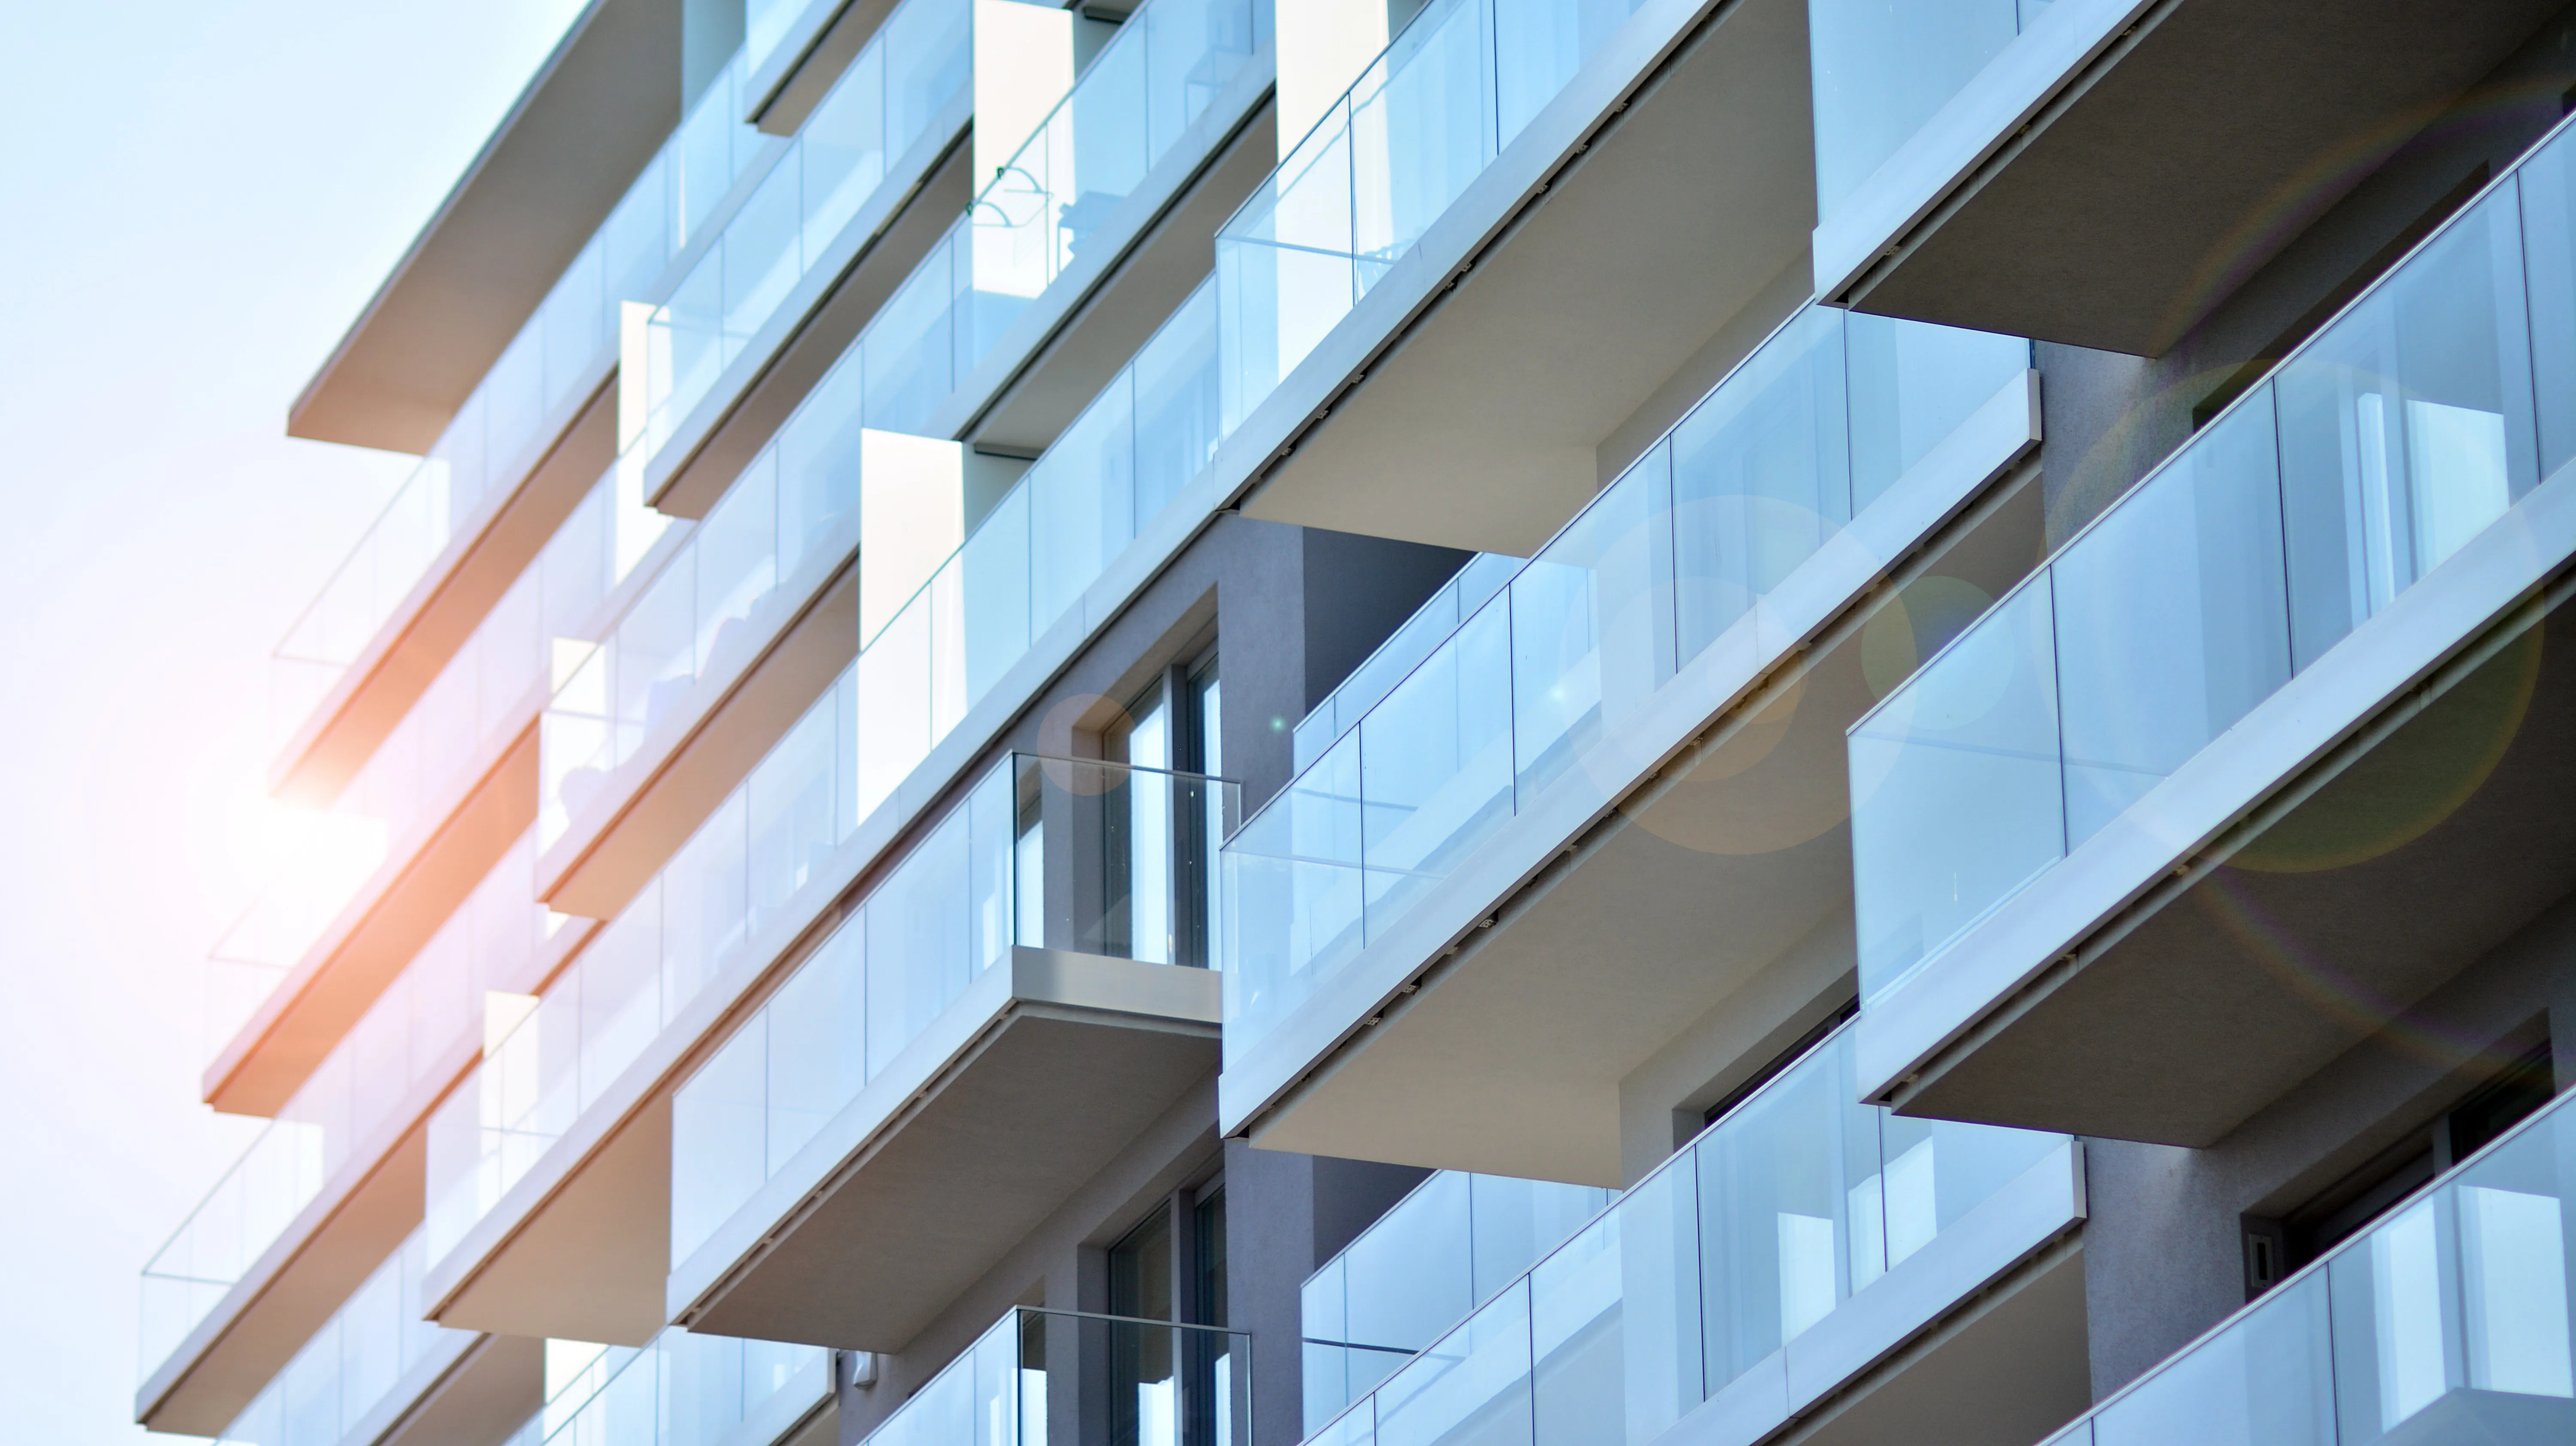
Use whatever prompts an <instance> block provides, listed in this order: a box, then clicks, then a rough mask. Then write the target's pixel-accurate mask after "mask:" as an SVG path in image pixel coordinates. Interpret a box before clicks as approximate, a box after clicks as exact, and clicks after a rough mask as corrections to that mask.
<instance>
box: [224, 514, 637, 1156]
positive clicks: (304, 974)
mask: <svg viewBox="0 0 2576 1446" xmlns="http://www.w3.org/2000/svg"><path fill="white" fill-rule="evenodd" d="M620 493H621V489H620V488H619V485H618V480H617V478H616V476H615V474H614V473H612V474H610V475H609V476H606V477H603V478H601V479H600V480H599V481H598V482H597V483H596V484H595V485H594V486H593V487H592V489H591V491H590V494H589V496H588V497H586V498H585V499H584V500H583V501H582V503H581V505H580V506H578V507H576V508H575V509H574V510H573V512H572V514H571V516H569V517H567V518H566V519H565V520H564V521H563V523H562V525H561V526H560V527H558V528H557V529H556V530H555V534H554V536H553V538H552V539H550V540H549V541H548V542H547V544H546V546H545V549H544V550H543V551H542V552H541V553H540V554H539V555H538V557H537V560H536V564H535V565H534V566H533V567H531V568H529V569H528V570H527V571H526V572H524V573H523V574H522V575H521V576H520V577H519V579H518V580H517V581H516V582H515V583H513V584H512V585H511V587H510V589H509V590H508V591H507V592H506V593H505V594H503V596H502V598H501V600H500V602H499V603H498V604H496V605H495V606H494V607H493V608H492V609H491V610H490V612H489V613H488V614H486V615H485V617H484V618H483V621H482V623H481V625H480V626H478V627H477V628H476V629H475V630H474V632H473V635H472V636H471V637H469V638H468V639H467V640H466V641H465V644H464V645H463V646H462V647H460V648H458V649H457V650H456V652H455V653H454V654H453V655H452V656H451V657H450V658H449V659H448V661H447V665H446V667H445V668H444V669H442V670H441V671H440V673H439V675H438V678H437V680H436V681H435V682H433V683H432V684H431V685H430V686H429V687H428V688H427V689H426V690H424V691H423V692H422V693H421V695H420V697H419V699H418V701H417V702H416V703H415V704H414V705H413V706H412V708H411V710H410V712H409V714H408V715H407V716H406V717H405V718H404V719H403V722H402V723H401V725H400V726H399V727H397V728H395V729H394V731H393V732H392V733H391V734H390V735H389V736H387V737H386V738H385V739H384V741H383V742H382V744H381V745H379V746H378V747H377V749H376V750H375V753H374V756H373V757H371V758H369V759H368V760H367V763H366V766H365V767H364V768H362V769H360V770H359V772H358V774H357V776H356V777H355V778H353V779H352V780H350V782H349V784H348V786H347V787H346V788H345V789H343V790H342V792H341V797H340V799H339V802H338V803H337V805H336V806H335V807H334V808H333V810H332V811H331V816H330V820H329V823H330V826H331V827H332V828H333V829H334V830H336V831H338V832H339V833H341V834H345V835H347V837H346V838H345V839H342V840H341V841H340V843H339V846H338V847H337V848H336V850H334V851H333V852H332V853H330V854H329V855H327V856H325V858H324V860H323V861H324V862H328V863H329V864H331V865H332V866H333V867H334V868H335V869H336V870H337V871H338V873H339V877H336V878H331V879H318V878H310V877H304V876H302V875H300V874H299V875H296V876H292V877H288V878H285V879H282V880H281V881H280V883H279V884H278V885H276V886H274V887H272V889H271V890H270V891H269V892H267V893H266V894H264V895H263V896H262V897H261V898H260V900H259V901H258V902H257V903H255V904H254V905H253V907H252V909H251V911H250V912H249V913H248V914H247V915H246V916H245V917H244V918H243V919H242V921H241V922H240V923H239V924H237V925H236V926H235V927H234V928H233V929H232V930H231V931H229V932H228V933H227V935H226V936H225V938H224V939H223V940H222V941H220V942H219V943H218V945H217V946H216V948H215V950H214V952H213V954H212V956H211V957H210V959H209V961H208V969H209V972H210V973H211V974H213V975H214V976H215V977H216V980H217V982H218V983H219V984H220V985H221V986H222V993H224V994H227V995H230V996H232V997H233V998H235V999H236V1000H238V1001H240V1002H239V1005H238V1008H239V1009H240V1013H239V1014H238V1015H236V1016H235V1017H234V1018H232V1019H228V1020H226V1021H225V1024H226V1026H227V1028H226V1030H225V1033H224V1035H223V1037H222V1038H221V1039H220V1040H219V1041H218V1042H217V1050H216V1054H215V1057H214V1058H213V1059H212V1060H211V1061H210V1062H209V1063H208V1065H207V1068H206V1073H205V1082H204V1091H205V1098H206V1099H207V1101H208V1102H209V1103H211V1104H213V1105H214V1106H215V1107H216V1108H218V1109H222V1110H228V1111H233V1112H236V1113H243V1114H267V1113H270V1112H272V1111H274V1110H275V1109H276V1108H277V1106H278V1104H279V1103H280V1102H281V1101H283V1100H284V1099H285V1098H286V1096H287V1095H288V1094H290V1093H292V1092H293V1091H294V1089H295V1088H296V1087H297V1086H298V1085H299V1084H300V1083H302V1081H303V1079H304V1077H305V1075H306V1074H307V1073H309V1072H310V1071H311V1070H312V1068H313V1067H314V1064H315V1062H316V1061H318V1060H319V1059H321V1057H322V1056H323V1054H324V1053H326V1052H327V1051H328V1050H330V1049H331V1048H332V1047H333V1046H334V1045H335V1044H337V1043H338V1042H339V1040H340V1038H341V1036H342V1035H343V1034H344V1033H345V1032H346V1031H347V1029H348V1027H349V1025H350V1023H351V1022H352V1021H354V1020H355V1019H356V1018H357V1017H358V1016H359V1015H360V1014H362V1013H363V1012H365V1010H366V1009H367V1007H368V1006H369V1005H370V1004H371V1003H373V1002H374V1000H375V998H376V996H377V994H378V993H379V992H381V991H382V990H383V989H384V988H385V986H386V984H387V982H388V981H390V980H391V979H392V978H393V977H394V976H395V974H396V973H397V972H399V971H400V970H401V969H402V968H403V967H404V966H405V965H406V964H407V963H408V962H409V961H410V960H411V958H412V956H413V954H414V953H415V952H416V951H417V950H418V949H419V948H420V947H421V945H422V944H423V942H425V941H426V940H427V939H428V938H429V936H430V935H431V934H432V933H433V932H434V931H436V929H437V928H438V927H439V925H440V923H441V921H442V920H444V919H446V918H447V916H448V915H449V913H450V912H452V911H453V910H454V909H455V908H456V906H457V904H458V902H459V901H460V900H462V899H463V898H464V897H465V895H466V893H467V891H468V890H470V889H471V888H473V887H474V883H475V881H476V880H477V879H479V878H481V877H482V876H483V875H484V874H485V873H486V872H487V871H489V870H490V869H491V868H492V867H493V864H494V861H495V860H497V859H498V858H499V857H500V856H501V855H502V853H503V851H504V850H506V849H508V848H509V847H510V845H511V843H512V841H513V840H516V839H518V838H520V837H521V836H522V835H523V834H525V833H526V832H527V831H528V828H529V825H530V824H531V823H532V822H534V813H535V809H534V803H535V788H536V781H537V763H538V746H537V745H538V740H537V737H536V727H535V724H536V721H537V714H538V711H539V708H540V705H541V704H542V702H543V700H544V697H545V692H546V686H547V683H548V681H549V674H550V671H551V668H552V666H553V654H554V652H555V640H556V639H558V638H563V637H567V636H570V637H580V636H584V635H586V634H590V633H592V632H594V630H596V629H597V628H598V627H599V626H601V625H602V619H601V618H600V616H599V614H600V613H602V612H603V611H611V610H614V609H615V608H617V607H618V606H620V605H621V604H622V603H623V601H624V598H625V595H626V594H627V593H628V592H630V591H631V590H632V588H633V587H634V586H635V585H636V583H637V577H636V574H637V573H638V571H639V570H640V571H642V572H643V573H645V574H647V575H649V573H650V571H651V565H652V564H653V563H654V562H656V561H657V560H658V558H659V556H660V555H661V554H662V553H663V552H667V551H668V550H669V549H670V548H672V547H675V546H677V545H678V544H679V543H680V542H681V541H682V540H683V538H684V537H685V535H686V534H685V531H680V532H676V533H674V532H673V531H672V529H670V528H669V525H668V519H666V518H663V517H661V516H660V515H658V514H656V513H653V512H650V511H649V510H647V509H645V508H643V507H641V506H639V505H637V504H635V503H634V502H633V501H632V500H631V492H630V493H628V494H627V495H626V497H624V498H621V495H620ZM523 868H524V865H523ZM527 877H529V875H528V874H526V873H524V872H523V874H522V878H523V879H525V878H527Z"/></svg>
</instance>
